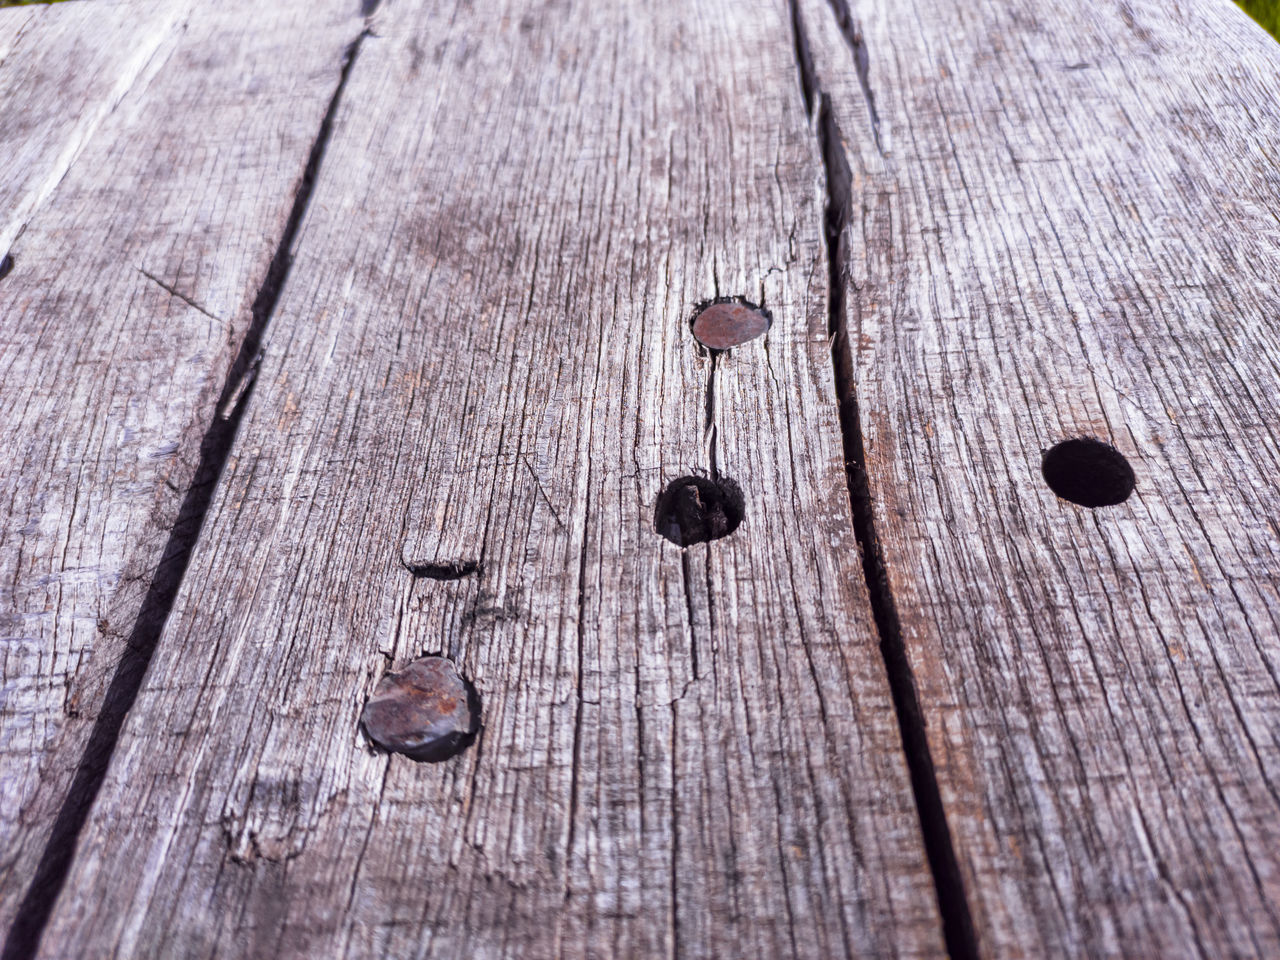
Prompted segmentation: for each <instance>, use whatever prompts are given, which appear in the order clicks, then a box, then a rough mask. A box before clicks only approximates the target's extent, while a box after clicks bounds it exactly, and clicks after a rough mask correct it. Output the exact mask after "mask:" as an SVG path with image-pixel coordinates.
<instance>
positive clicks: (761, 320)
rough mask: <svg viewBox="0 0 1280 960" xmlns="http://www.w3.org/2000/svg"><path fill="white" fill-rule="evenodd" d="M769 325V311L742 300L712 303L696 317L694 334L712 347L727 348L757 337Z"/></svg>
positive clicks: (706, 345) (694, 319) (700, 341)
mask: <svg viewBox="0 0 1280 960" xmlns="http://www.w3.org/2000/svg"><path fill="white" fill-rule="evenodd" d="M768 329H769V314H768V313H766V312H765V311H764V310H762V309H760V308H759V307H757V306H754V305H752V304H750V303H746V302H744V301H740V300H723V301H721V302H719V303H713V304H710V305H709V306H706V307H703V308H702V310H700V311H699V312H698V315H697V316H696V317H694V318H693V335H694V336H695V337H697V338H698V342H699V343H700V344H702V345H703V346H704V347H710V348H711V349H712V350H728V349H729V348H730V347H736V346H738V345H739V344H743V343H746V342H747V341H748V340H754V339H755V338H756V337H758V336H760V334H762V333H764V332H765V331H766V330H768Z"/></svg>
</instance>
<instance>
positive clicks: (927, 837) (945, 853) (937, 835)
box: [790, 0, 979, 960]
mask: <svg viewBox="0 0 1280 960" xmlns="http://www.w3.org/2000/svg"><path fill="white" fill-rule="evenodd" d="M829 2H831V3H832V6H833V10H834V12H835V14H836V19H837V21H839V20H840V10H839V9H836V6H835V5H836V4H840V5H841V6H842V7H843V4H842V3H841V0H829ZM790 7H791V26H792V31H793V34H794V40H795V49H796V60H797V63H798V66H799V73H800V88H801V94H802V96H803V97H804V103H805V107H806V109H807V110H808V113H809V117H810V120H811V122H812V123H813V124H814V126H815V128H816V133H817V137H818V143H819V146H820V149H821V152H822V165H823V170H824V173H825V177H826V188H827V205H826V211H825V214H824V228H825V229H824V234H825V238H826V250H827V267H828V271H829V274H828V296H827V307H828V311H829V312H828V317H827V332H828V337H829V339H830V342H831V365H832V370H833V373H834V377H835V387H836V401H837V412H838V417H839V421H840V433H841V439H842V442H843V446H844V460H845V477H846V481H847V483H848V487H849V503H850V506H851V507H852V510H853V525H854V532H855V535H856V537H857V540H858V546H859V547H860V549H861V553H862V570H863V576H864V577H865V579H866V583H867V592H868V594H869V597H870V602H871V610H872V616H873V619H874V620H875V625H876V632H877V634H878V635H879V637H880V655H881V657H882V659H883V660H884V666H885V673H886V676H887V678H888V682H889V690H890V693H891V695H892V698H893V706H894V711H895V713H896V714H897V719H898V730H899V734H900V735H901V737H902V746H903V752H904V754H905V757H906V761H907V771H908V774H909V775H910V778H911V789H912V793H913V794H914V797H915V802H916V812H917V814H918V815H919V818H920V831H921V835H922V839H923V841H924V847H925V854H926V856H927V857H928V860H929V869H930V871H931V872H932V874H933V882H934V889H935V892H936V894H937V899H938V912H939V914H940V915H941V919H942V934H943V939H944V941H945V943H946V948H947V953H948V955H949V956H951V957H952V958H954V960H976V958H977V957H978V956H979V952H978V942H977V935H976V933H975V930H974V924H973V915H972V913H971V911H970V909H969V904H968V899H967V897H966V895H965V890H964V879H963V877H962V875H961V872H960V864H959V860H958V859H957V857H956V852H955V846H954V844H953V843H952V839H951V830H950V827H949V826H948V824H947V818H946V809H945V807H944V806H943V803H942V794H941V791H940V790H939V787H938V778H937V773H936V771H935V769H934V764H933V757H932V756H931V754H930V752H929V740H928V735H927V734H926V732H925V717H924V713H923V711H922V709H921V707H920V700H919V697H918V694H917V692H916V684H915V676H914V674H913V672H912V668H911V661H910V658H909V657H908V655H907V649H906V643H905V641H904V640H903V635H902V622H901V620H900V619H899V617H898V609H897V605H896V603H895V602H894V598H893V591H892V588H891V586H890V583H889V571H888V567H887V566H886V563H885V559H884V554H883V552H882V550H881V547H880V540H879V538H878V536H877V534H876V529H875V510H874V507H873V500H872V495H871V485H870V479H869V477H868V475H867V469H866V452H865V449H864V445H863V439H862V425H861V411H860V410H859V407H858V399H857V385H856V379H855V376H854V368H853V354H852V351H851V349H850V344H849V324H848V309H849V307H850V304H849V303H848V302H847V296H846V290H847V288H848V283H847V281H848V277H847V276H846V272H845V263H846V262H847V261H846V255H847V252H848V250H847V243H848V234H847V230H846V228H847V227H848V224H849V220H850V219H851V216H852V189H853V174H852V171H851V170H850V168H849V161H848V157H847V156H846V155H845V152H844V148H843V146H842V145H841V144H842V140H841V137H840V131H839V128H838V127H837V124H836V120H835V116H834V114H833V113H832V109H831V101H830V98H829V97H828V96H827V94H826V93H825V92H823V91H822V89H821V88H820V86H819V84H818V79H817V72H816V70H815V69H814V63H813V55H812V50H811V48H810V46H809V40H808V36H807V34H806V33H805V29H804V23H803V21H802V19H801V16H800V10H799V5H798V0H790ZM844 14H845V17H846V18H847V17H848V10H847V8H845V10H844ZM851 22H852V21H851V20H850V23H851ZM841 30H842V32H843V33H845V36H846V40H848V37H849V32H848V30H847V28H846V26H845V24H843V23H842V24H841ZM857 35H858V37H859V42H861V41H860V37H861V34H860V32H859V33H858V34H857ZM851 46H852V43H851ZM863 56H864V58H865V48H863ZM856 57H857V51H856V50H855V58H856ZM861 72H862V67H861V65H860V66H859V73H860V74H861ZM864 94H867V95H868V96H869V90H868V88H867V87H866V86H865V84H864ZM868 106H869V107H871V108H872V110H873V115H872V119H873V125H874V123H875V122H876V120H875V116H874V105H873V104H872V103H871V102H870V100H868ZM852 306H853V308H854V309H855V310H856V309H859V304H858V303H857V301H856V299H855V301H854V303H853V305H852Z"/></svg>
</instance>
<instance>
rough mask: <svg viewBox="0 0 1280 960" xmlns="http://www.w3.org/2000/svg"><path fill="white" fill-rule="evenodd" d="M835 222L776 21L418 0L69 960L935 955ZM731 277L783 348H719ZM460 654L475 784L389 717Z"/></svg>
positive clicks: (781, 15) (297, 268)
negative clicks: (848, 399) (850, 434)
mask: <svg viewBox="0 0 1280 960" xmlns="http://www.w3.org/2000/svg"><path fill="white" fill-rule="evenodd" d="M517 65H518V68H517ZM822 204H823V196H822V168H821V161H820V158H819V155H818V151H817V143H816V140H815V138H814V137H813V135H812V132H811V131H810V129H809V127H808V125H807V122H806V118H805V114H804V108H803V104H802V100H801V97H800V89H799V84H798V82H797V75H796V68H795V61H794V56H793V47H792V41H791V35H790V29H789V22H788V17H787V13H786V10H785V8H784V7H783V6H782V5H781V4H775V5H770V4H760V5H757V6H755V7H753V8H752V9H751V10H749V11H748V10H743V9H742V8H741V4H738V3H734V4H712V5H709V6H708V7H707V8H704V9H699V10H695V9H693V8H692V7H691V6H690V5H688V4H683V3H660V4H651V5H645V6H644V7H632V8H626V9H618V8H617V7H616V5H613V4H596V3H586V2H583V3H575V4H567V3H547V4H529V5H511V6H508V7H506V8H504V9H502V10H500V11H495V10H493V9H485V10H480V9H479V8H478V7H477V8H474V9H473V8H471V7H470V6H468V5H465V4H463V5H456V6H455V5H453V4H447V3H442V4H430V3H428V4H420V5H411V4H401V3H397V4H393V5H390V6H388V7H387V8H385V9H384V11H382V12H381V13H380V14H379V19H378V21H377V22H376V23H375V25H374V27H373V35H372V36H370V37H369V38H368V39H367V41H366V42H365V43H364V45H363V47H362V49H361V53H360V56H359V57H358V58H357V60H356V62H355V64H354V67H353V69H352V73H351V77H350V80H349V82H348V84H347V86H346V88H345V89H344V93H343V97H342V102H341V105H340V107H339V110H338V113H337V116H336V120H335V125H334V133H333V137H332V140H331V141H330V144H329V148H328V152H327V154H326V157H325V160H324V163H323V164H322V166H321V171H320V176H319V179H318V182H317V186H316V190H315V193H314V194H313V197H312V201H311V207H310V212H309V214H308V216H307V218H306V220H305V221H304V223H303V227H302V230H301V233H300V236H299V244H298V252H297V258H296V260H295V263H294V267H293V271H292V273H291V275H290V278H289V281H288V284H287V286H286V289H285V292H284V296H283V299H282V301H281V306H280V309H279V312H278V315H277V316H276V318H275V320H273V322H272V326H271V328H270V330H271V332H270V336H269V343H268V345H267V348H266V354H265V358H264V360H263V365H262V370H261V373H260V376H259V379H258V383H257V386H256V388H255V393H254V395H253V397H252V399H251V401H250V403H249V407H248V411H247V414H246V417H245V420H244V422H243V424H242V426H241V429H240V433H239V436H238V439H237V442H236V446H235V449H234V452H233V456H232V459H231V461H230V464H229V466H228V470H227V473H226V475H225V476H224V477H223V481H222V484H221V486H220V488H219V491H218V494H217V497H216V499H215V501H214V504H213V506H212V509H211V512H210V515H209V518H208V520H207V523H206V528H205V532H204V535H203V536H202V538H201V541H200V544H199V546H198V547H197V550H196V553H195V556H194V558H193V563H192V567H191V570H190V571H189V573H188V576H187V578H186V580H185V581H184V584H183V587H182V590H181V593H180V595H179V598H178V601H177V604H176V606H175V609H174V613H173V616H172V618H171V620H170V623H169V628H168V629H167V631H166V633H165V635H164V637H163V638H162V640H161V643H160V647H159V651H158V653H157V657H156V660H155V662H154V663H153V664H152V669H151V672H150V674H149V675H148V680H147V683H146V685H145V687H144V689H143V690H142V692H141V695H140V697H139V700H138V703H137V705H136V707H135V708H134V711H133V712H132V714H131V715H130V719H129V722H128V724H127V726H126V729H125V732H124V735H123V737H122V740H121V743H120V748H119V750H118V752H117V755H116V758H115V761H114V763H113V766H112V768H111V771H110V773H109V775H108V778H107V781H106V783H105V784H104V787H103V793H102V795H101V797H100V800H99V804H98V806H97V807H96V808H95V811H94V816H93V818H92V820H91V822H90V823H89V825H88V828H87V831H86V833H85V835H84V836H83V839H82V842H81V844H80V847H79V849H78V855H77V860H76V863H75V867H74V869H73V872H72V874H71V876H70V878H69V881H68V885H67V888H66V890H65V892H64V895H63V898H62V900H61V901H60V905H59V909H58V910H57V912H56V913H55V916H54V919H53V922H52V924H51V926H50V927H49V929H48V931H47V932H46V936H45V940H44V944H43V950H42V955H43V956H47V957H57V956H70V955H76V954H79V953H82V952H84V951H89V950H91V951H93V952H94V953H95V954H97V955H100V956H105V955H111V956H120V957H130V956H147V955H159V954H163V955H180V956H183V957H191V958H196V957H212V956H215V955H216V956H220V957H221V956H246V957H247V956H267V955H270V956H285V957H301V956H316V955H320V956H339V955H342V956H426V955H431V956H468V957H472V956H475V957H499V956H511V957H549V956H553V955H554V956H560V955H563V956H660V955H678V956H702V957H732V956H812V957H830V956H854V955H857V956H935V955H937V954H938V953H939V952H940V951H941V949H942V946H941V941H940V926H939V923H938V920H937V916H936V912H935V898H934V892H933V889H932V886H931V883H930V880H929V876H928V871H927V868H926V864H925V859H924V855H923V851H922V846H921V843H920V839H919V830H918V823H917V818H916V813H915V809H914V805H913V802H912V799H911V791H910V786H909V783H908V779H907V776H906V770H905V766H904V762H903V756H902V751H901V744H900V740H899V735H898V731H897V728H896V724H895V719H894V713H893V709H892V704H891V702H890V698H889V694H888V689H887V685H886V681H885V678H884V669H883V666H882V664H881V661H880V657H879V653H878V651H877V647H876V640H875V634H874V628H873V625H872V623H871V618H870V615H869V605H868V603H867V599H866V595H865V590H864V587H863V582H862V577H861V572H860V570H859V561H858V554H857V547H856V543H855V541H854V537H853V533H852V525H851V522H850V508H849V500H848V495H847V489H846V485H845V481H844V473H843V469H842V464H841V441H840V434H839V430H838V424H837V416H836V406H835V402H834V391H833V388H832V383H831V367H830V362H829V347H828V342H827V337H826V321H827V311H826V286H827V265H826V261H825V250H824V244H823V238H822ZM716 295H743V296H746V297H748V298H750V299H752V300H757V301H763V302H764V304H765V305H766V306H767V307H768V308H769V309H770V310H771V311H772V313H773V316H774V318H775V322H774V325H773V327H772V329H771V330H770V332H769V333H768V334H767V336H766V337H764V338H762V339H759V340H755V341H752V342H751V343H749V344H746V345H744V346H742V347H740V348H737V349H735V350H734V351H733V352H732V353H730V354H727V355H724V356H722V357H720V358H719V359H718V360H716V361H715V362H714V363H713V361H712V359H711V358H710V357H709V356H708V355H706V354H705V353H703V352H702V351H701V350H700V349H699V348H698V346H697V345H696V344H695V342H694V340H693V337H692V335H691V331H690V329H689V320H690V318H691V316H692V313H693V309H694V305H695V304H697V303H699V302H700V301H704V300H707V299H709V298H712V297H714V296H716ZM709 389H710V390H711V391H712V392H711V395H710V397H709V396H708V390H709ZM716 469H718V470H719V471H721V472H722V473H723V474H724V475H726V476H730V477H733V478H734V479H735V480H737V481H738V482H739V483H740V484H741V486H742V489H743V490H744V492H745V495H746V510H747V512H746V520H745V522H744V523H743V525H742V527H741V528H740V529H739V530H738V531H737V532H736V533H735V534H733V535H732V536H731V537H729V538H727V539H724V540H720V541H716V542H714V543H711V544H702V545H698V546H694V547H690V548H689V549H688V550H687V551H686V552H682V551H681V550H680V549H678V548H677V547H675V546H674V545H672V544H671V543H669V542H667V541H666V540H664V539H662V538H660V537H659V536H658V535H657V534H656V533H655V531H654V527H653V510H654V504H655V501H656V499H657V497H658V494H659V492H660V490H661V489H662V486H663V484H664V483H666V482H668V481H671V480H674V479H676V478H678V477H680V476H682V475H684V474H688V473H695V472H696V473H702V474H707V473H711V472H713V471H714V470H716ZM405 562H409V563H411V564H414V565H418V566H425V565H428V564H433V563H434V564H437V565H440V566H449V565H454V564H458V565H463V566H469V565H472V564H474V565H475V566H476V567H477V571H476V572H475V573H474V574H472V575H469V576H464V577H461V578H458V579H452V580H436V579H431V578H429V577H423V578H420V579H415V578H414V577H413V576H412V575H411V574H410V573H409V571H408V570H407V569H406V567H405V565H404V564H405ZM424 652H425V653H438V652H443V653H446V654H448V655H450V656H452V657H454V658H456V659H457V660H458V661H459V663H460V665H461V667H462V669H463V670H464V672H465V673H466V674H467V675H468V676H469V677H470V678H471V680H472V681H473V682H474V683H475V685H476V687H477V688H478V690H479V693H480V695H481V697H482V698H483V710H484V727H483V731H482V733H481V735H480V738H479V740H478V742H477V743H476V744H475V745H474V746H473V747H472V748H471V749H469V750H468V751H466V752H465V753H463V754H461V755H460V756H459V757H457V758H456V759H454V760H452V761H450V762H448V763H446V764H443V765H420V764H416V763H414V762H412V761H410V760H407V759H406V758H404V757H400V756H391V757H388V756H387V755H385V754H378V753H374V752H373V751H371V750H370V748H369V747H368V745H367V744H366V743H365V741H364V740H363V739H362V737H361V735H360V734H359V732H358V729H357V718H358V717H359V714H360V710H361V707H362V705H363V703H364V701H365V699H366V697H367V696H368V695H369V693H370V691H371V690H372V689H373V686H374V684H375V683H376V681H377V679H378V677H379V676H380V675H381V674H382V672H383V671H385V670H386V669H388V668H389V667H390V666H391V665H396V666H399V665H403V664H404V663H406V662H407V661H408V660H410V659H412V658H414V657H416V656H418V655H420V654H422V653H424Z"/></svg>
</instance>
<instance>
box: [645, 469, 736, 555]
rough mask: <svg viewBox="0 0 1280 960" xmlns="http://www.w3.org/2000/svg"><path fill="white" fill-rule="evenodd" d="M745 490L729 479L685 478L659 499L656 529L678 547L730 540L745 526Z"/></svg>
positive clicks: (670, 485) (676, 481) (654, 519)
mask: <svg viewBox="0 0 1280 960" xmlns="http://www.w3.org/2000/svg"><path fill="white" fill-rule="evenodd" d="M744 510H745V506H744V503H743V499H742V490H741V489H740V488H739V487H738V485H737V484H736V483H734V482H733V481H732V480H730V479H728V478H720V479H717V480H710V479H708V478H706V477H681V478H680V479H679V480H673V481H672V482H671V483H670V484H668V485H667V489H665V490H663V491H662V494H661V495H660V496H659V497H658V505H657V507H656V508H655V510H654V514H653V527H654V529H655V530H657V531H658V533H660V534H662V536H664V537H666V538H667V539H668V540H670V541H671V542H672V543H674V544H676V545H677V546H681V547H687V546H689V545H690V544H694V543H706V542H708V541H710V540H719V539H720V538H721V537H727V536H728V535H729V534H731V533H733V531H735V530H737V529H738V525H739V524H740V523H742V517H743V513H744Z"/></svg>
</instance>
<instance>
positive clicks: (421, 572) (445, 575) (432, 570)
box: [400, 558, 484, 580]
mask: <svg viewBox="0 0 1280 960" xmlns="http://www.w3.org/2000/svg"><path fill="white" fill-rule="evenodd" d="M400 563H401V564H403V566H404V568H405V569H406V570H408V571H409V572H410V573H412V574H413V575H414V576H415V577H426V578H427V579H429V580H461V579H462V578H463V577H469V576H471V575H472V574H474V573H480V572H481V571H482V570H483V569H484V568H483V566H482V565H481V563H480V561H478V560H449V561H446V562H444V563H414V562H412V561H409V560H405V559H403V558H402V559H401V560H400Z"/></svg>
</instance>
